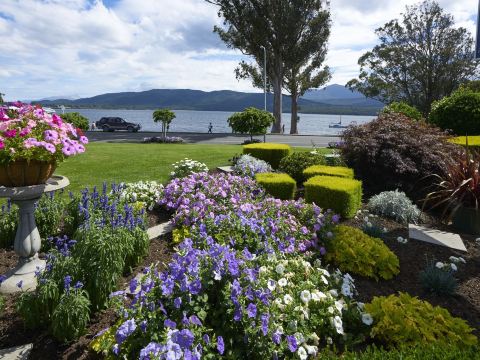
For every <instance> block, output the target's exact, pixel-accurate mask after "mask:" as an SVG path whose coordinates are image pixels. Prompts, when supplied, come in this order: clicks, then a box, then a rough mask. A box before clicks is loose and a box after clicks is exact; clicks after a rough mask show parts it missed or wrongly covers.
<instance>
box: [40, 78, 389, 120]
mask: <svg viewBox="0 0 480 360" xmlns="http://www.w3.org/2000/svg"><path fill="white" fill-rule="evenodd" d="M340 87H341V88H343V92H342V91H341V90H340ZM347 93H350V91H349V90H347V89H345V88H344V87H343V86H340V85H331V86H329V87H327V88H326V89H325V90H313V91H310V92H309V93H308V94H306V96H305V97H303V98H301V99H300V100H299V106H300V112H302V113H319V114H345V115H347V114H352V115H374V114H376V113H377V112H378V111H379V109H381V108H382V107H383V104H381V103H378V102H376V103H369V102H368V101H369V100H366V99H365V98H364V97H363V96H362V95H360V96H358V94H354V96H351V97H348V96H346V95H347ZM263 96H264V95H263V93H244V92H236V91H229V90H220V91H211V92H205V91H200V90H190V89H153V90H147V91H141V92H120V93H109V94H102V95H97V96H93V97H90V98H81V99H75V100H72V99H43V100H39V101H36V102H35V103H41V104H42V105H44V106H59V105H65V106H69V107H72V108H114V109H117V108H124V109H157V108H170V109H175V110H209V111H242V110H243V109H245V108H246V107H249V106H254V107H258V108H263V106H264V98H263ZM377 103H378V104H377ZM272 104H273V95H272V94H267V109H268V110H269V111H272ZM290 106H291V99H290V98H289V97H288V96H286V95H284V98H283V111H284V112H289V111H290Z"/></svg>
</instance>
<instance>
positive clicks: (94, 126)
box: [90, 122, 97, 131]
mask: <svg viewBox="0 0 480 360" xmlns="http://www.w3.org/2000/svg"><path fill="white" fill-rule="evenodd" d="M96 127H97V126H96V125H95V122H92V125H90V130H92V131H95V128H96Z"/></svg>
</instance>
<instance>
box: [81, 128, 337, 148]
mask: <svg viewBox="0 0 480 360" xmlns="http://www.w3.org/2000/svg"><path fill="white" fill-rule="evenodd" d="M86 135H87V137H88V139H89V140H90V141H102V142H134V143H135V142H141V141H142V139H143V138H144V137H151V136H159V137H160V136H162V134H161V133H158V132H138V133H128V132H125V131H115V132H103V131H87V132H86ZM168 136H180V137H181V138H183V139H184V140H185V141H186V142H187V143H192V144H230V145H239V144H241V143H242V142H243V141H244V140H246V139H248V138H249V137H248V136H245V135H233V134H205V133H203V134H201V133H168ZM255 138H256V139H261V140H263V136H255ZM266 141H267V142H275V143H282V144H288V145H291V146H300V147H311V146H312V144H315V146H317V147H327V146H328V143H329V142H332V141H340V138H339V137H338V136H323V135H278V134H274V135H272V134H268V135H266Z"/></svg>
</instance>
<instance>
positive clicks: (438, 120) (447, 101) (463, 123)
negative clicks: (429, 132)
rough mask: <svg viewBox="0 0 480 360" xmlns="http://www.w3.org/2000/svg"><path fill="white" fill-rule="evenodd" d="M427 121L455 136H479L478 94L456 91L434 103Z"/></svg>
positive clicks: (479, 102) (479, 101)
mask: <svg viewBox="0 0 480 360" xmlns="http://www.w3.org/2000/svg"><path fill="white" fill-rule="evenodd" d="M428 121H429V122H431V123H432V124H435V125H437V126H438V127H440V128H442V129H450V130H452V131H453V133H454V134H457V135H465V134H467V135H480V92H475V91H472V90H468V89H466V90H458V91H455V92H454V93H453V94H452V95H451V96H447V97H444V98H443V99H442V100H439V101H437V102H435V103H434V104H433V105H432V111H431V112H430V115H429V117H428Z"/></svg>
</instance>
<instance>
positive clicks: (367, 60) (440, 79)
mask: <svg viewBox="0 0 480 360" xmlns="http://www.w3.org/2000/svg"><path fill="white" fill-rule="evenodd" d="M375 32H376V35H377V36H378V38H379V41H380V44H378V45H376V46H375V47H374V48H373V49H372V50H371V51H368V52H366V53H365V54H364V55H362V56H361V57H360V59H359V60H358V63H359V65H360V74H359V77H358V79H353V80H351V81H349V82H348V83H347V86H348V87H350V88H351V89H355V90H358V91H360V92H361V93H363V94H364V95H366V96H367V97H372V98H377V99H379V100H380V101H382V102H384V103H391V102H393V101H405V102H407V103H408V104H409V105H412V106H415V107H416V108H417V109H418V110H420V111H421V112H422V113H423V114H428V113H429V112H430V107H431V104H432V102H433V101H435V100H439V99H441V98H443V97H444V96H446V95H449V94H450V93H451V92H452V91H454V90H455V89H457V88H458V87H459V86H460V85H461V84H462V83H465V82H466V81H467V80H469V79H470V78H474V77H475V74H476V73H477V71H478V64H479V62H478V61H477V60H475V59H474V53H473V51H472V47H473V44H474V42H473V38H472V36H471V34H470V33H469V32H468V31H467V30H466V29H465V28H463V27H458V26H456V25H455V23H454V20H453V16H452V15H450V14H448V13H445V12H444V10H443V9H442V8H441V7H440V5H439V4H438V3H437V2H436V1H430V0H424V1H422V2H419V3H417V4H415V5H412V6H408V7H407V9H406V11H405V12H403V13H402V15H401V17H400V19H393V20H391V21H389V22H387V23H386V24H385V25H384V26H383V27H380V28H379V29H377V30H376V31H375ZM425 34H428V36H425ZM426 49H428V51H426ZM437 74H442V75H441V76H437ZM461 135H463V134H461Z"/></svg>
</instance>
